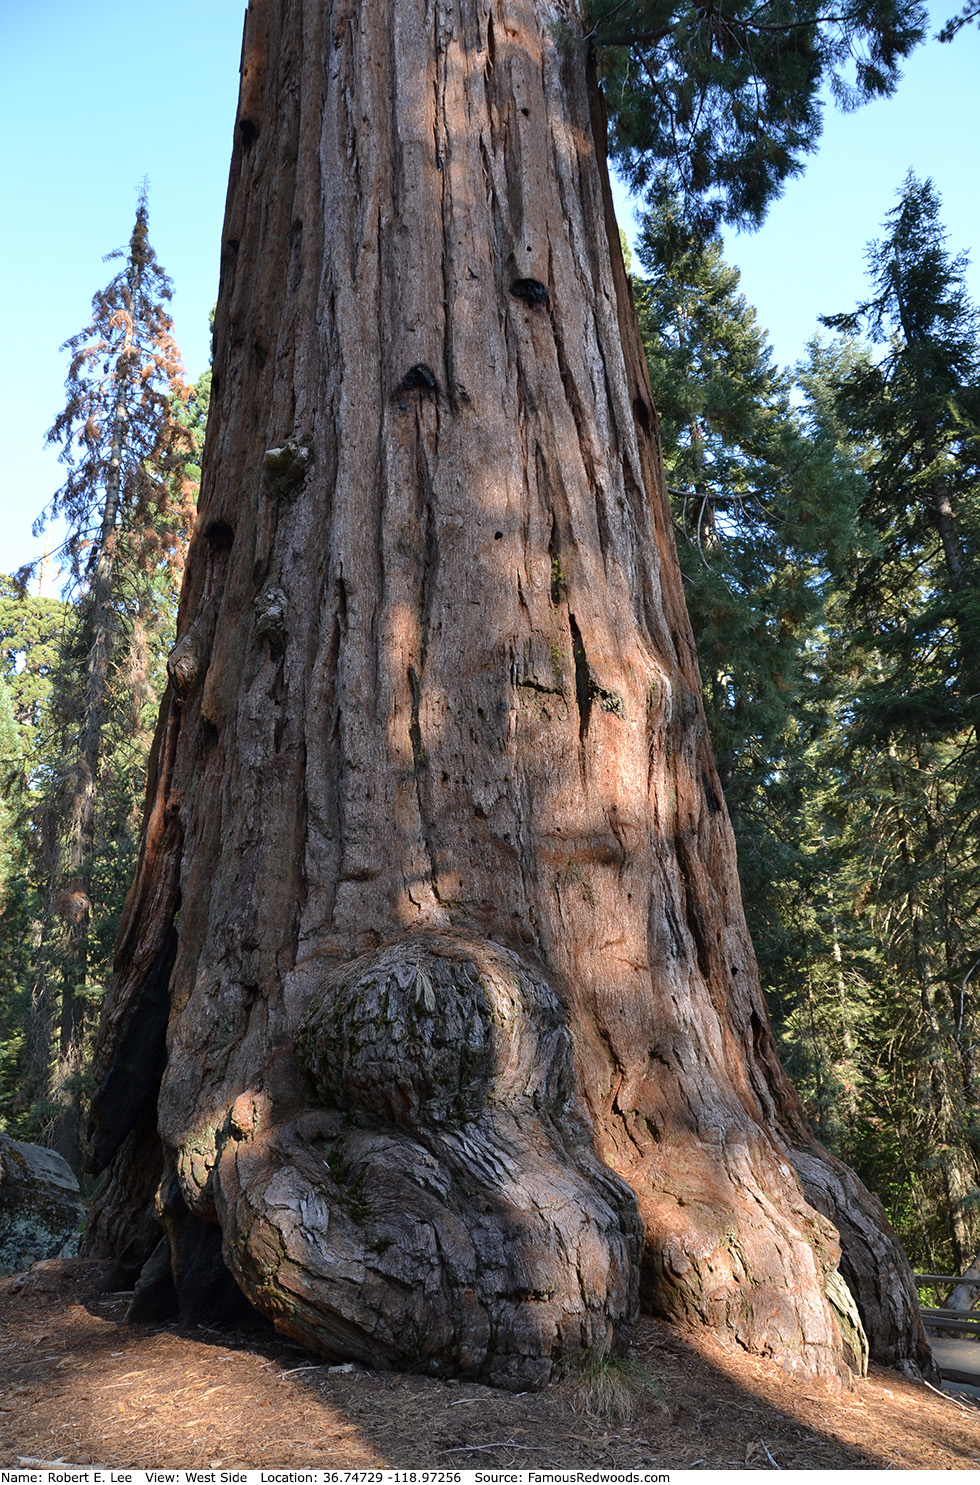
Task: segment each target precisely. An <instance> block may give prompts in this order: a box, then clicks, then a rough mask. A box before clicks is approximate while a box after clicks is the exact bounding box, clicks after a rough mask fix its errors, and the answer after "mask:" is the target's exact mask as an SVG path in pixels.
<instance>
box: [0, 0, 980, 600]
mask: <svg viewBox="0 0 980 1485" xmlns="http://www.w3.org/2000/svg"><path fill="white" fill-rule="evenodd" d="M958 9H959V4H958V3H946V0H944V3H943V4H936V5H934V6H933V7H932V25H931V30H932V31H935V30H938V28H939V26H940V25H941V24H942V22H943V21H944V20H945V19H946V18H947V17H948V16H949V15H950V14H953V13H955V11H956V10H958ZM244 10H245V3H244V0H195V3H190V0H168V4H167V5H165V6H162V5H149V4H146V3H143V0H85V3H79V0H30V3H28V0H0V128H2V131H3V138H4V139H5V140H6V141H7V148H6V150H5V153H4V160H3V164H2V166H0V188H2V199H3V202H4V206H5V212H4V215H5V219H6V229H5V231H4V232H3V233H2V234H0V337H2V344H3V355H2V357H0V447H2V449H3V459H2V464H0V469H2V474H0V481H2V483H0V571H10V570H11V569H13V568H14V567H16V566H18V565H19V564H20V563H22V562H24V561H26V560H28V559H29V558H30V557H32V556H34V555H35V554H36V553H37V551H38V549H39V544H38V543H37V542H36V541H34V540H33V539H32V537H31V534H30V528H31V522H32V520H33V519H34V517H35V515H36V514H37V513H38V512H39V511H40V510H41V508H42V507H43V506H44V505H45V503H46V502H47V500H48V499H49V498H50V495H51V493H52V492H53V491H54V490H55V489H56V488H57V487H58V485H59V484H60V483H61V471H60V466H59V465H58V463H57V455H56V451H55V450H51V449H48V450H45V449H44V446H43V445H44V434H45V430H46V429H47V428H48V427H49V426H50V425H51V423H52V422H53V421H54V418H55V416H56V415H57V413H58V411H59V410H60V408H61V406H62V405H63V401H64V397H63V385H64V378H65V373H66V370H67V359H66V357H65V355H64V354H63V353H61V352H60V351H59V346H60V345H61V344H62V342H63V341H65V340H66V339H67V338H68V336H69V335H73V334H74V333H75V332H76V331H78V330H80V329H81V328H82V327H83V325H84V324H85V323H86V317H87V314H88V310H89V305H90V302H91V298H92V294H93V293H94V291H95V290H96V289H97V288H98V287H100V286H101V285H102V284H104V283H105V282H106V281H107V279H108V278H109V277H110V276H111V272H112V269H111V268H109V266H108V265H106V264H104V263H103V261H102V260H103V257H104V255H105V254H106V253H107V252H109V251H110V250H111V249H113V248H115V247H119V246H121V245H123V244H124V243H125V242H126V241H127V239H128V236H129V232H130V229H131V227H132V220H133V213H134V210H135V205H136V196H137V191H138V187H139V183H140V181H141V180H142V179H143V177H144V176H148V177H149V182H150V235H151V239H152V241H153V244H154V246H155V248H156V251H157V256H158V258H159V260H160V262H161V263H162V264H163V266H164V267H165V269H166V270H167V272H168V273H169V274H170V276H171V278H172V279H173V282H174V298H173V304H172V312H173V316H174V319H175V322H176V328H177V337H178V340H179V342H180V344H181V346H182V348H183V352H184V359H185V362H186V364H187V370H188V373H189V374H190V375H191V376H192V377H193V376H196V375H197V374H198V373H199V372H200V371H201V370H202V369H203V367H204V366H205V365H206V363H207V352H208V311H209V309H210V307H211V305H212V304H213V302H214V298H215V293H216V290H217V277H218V250H219V243H220V233H221V219H222V214H223V209H224V197H225V187H226V182H227V170H228V160H229V158H230V154H231V138H232V127H233V124H234V114H235V102H236V97H237V90H238V60H239V53H240V46H241V32H242V20H243V16H244ZM978 62H980V32H978V30H977V28H976V27H975V26H973V27H971V28H970V29H968V30H964V31H963V32H961V33H960V36H959V37H958V38H957V40H956V41H955V42H954V43H953V44H952V45H950V46H940V45H939V44H938V43H936V42H934V41H930V42H929V43H928V44H927V45H926V46H924V47H922V48H920V49H919V51H918V52H917V53H916V54H915V55H914V56H913V57H912V59H911V60H910V61H909V63H908V64H907V67H906V75H905V78H904V80H903V82H902V84H901V85H900V88H899V91H898V94H897V95H896V97H895V98H893V99H890V100H886V101H883V102H879V103H876V104H873V105H870V106H869V107H866V108H863V109H861V110H859V111H858V112H856V113H853V114H850V115H847V116H841V115H838V114H836V113H833V112H831V111H828V114H827V123H826V127H825V131H824V137H823V143H822V146H821V149H820V151H819V153H818V154H817V155H816V156H815V157H814V158H813V159H812V160H811V161H810V163H809V166H808V169H807V172H806V174H805V175H804V176H803V177H802V179H800V180H797V181H794V182H793V183H792V184H791V185H790V186H789V187H788V188H787V190H786V192H785V194H784V196H783V197H782V199H781V200H780V201H778V202H777V203H776V205H775V206H774V207H773V208H772V210H771V212H770V215H769V219H768V221H767V223H766V225H765V226H764V227H763V228H762V230H761V231H760V232H759V233H756V234H754V235H752V236H746V235H732V236H731V237H730V238H729V239H728V243H727V249H728V255H729V257H730V258H731V259H732V261H734V262H735V263H737V264H738V265H739V266H740V268H741V269H742V273H743V282H742V287H743V290H744V292H745V294H746V296H747V298H748V299H749V300H750V302H751V303H753V304H755V305H756V307H757V309H758V311H759V318H760V320H761V322H762V324H763V325H764V326H765V328H766V329H767V330H768V331H769V333H770V336H771V339H772V341H773V344H774V346H775V350H776V354H777V357H778V359H779V360H780V361H781V362H782V363H784V364H788V363H791V362H792V361H794V360H795V359H796V358H797V357H798V356H799V355H800V354H801V353H802V350H803V346H804V345H805V343H806V341H807V339H808V338H809V337H810V335H812V333H813V331H814V329H815V328H816V317H817V315H818V314H821V313H833V312H835V311H839V310H844V309H849V308H851V307H852V306H853V304H854V303H855V301H856V300H857V299H858V298H860V297H861V296H862V295H863V292H864V287H865V280H864V249H865V245H866V243H867V242H868V241H869V240H870V239H871V238H873V237H874V236H876V235H877V234H878V233H879V231H880V226H881V221H882V218H883V216H884V214H885V212H886V211H887V210H888V209H889V207H890V206H891V205H892V204H893V203H894V199H895V193H896V191H897V189H898V187H899V185H900V184H901V181H902V179H903V178H904V176H905V174H906V172H907V171H908V170H909V169H914V170H915V171H916V172H917V173H918V174H919V175H922V176H925V175H929V176H932V178H933V179H934V181H935V182H936V185H937V186H938V188H939V191H940V194H941V196H942V198H943V204H944V219H945V222H946V225H947V227H948V229H949V233H950V246H951V248H953V249H954V250H956V251H959V250H961V249H965V250H968V251H971V250H972V249H973V248H974V246H975V244H977V241H978V238H980V191H978V182H977V168H976V163H975V161H976V157H977V151H978V141H980V66H978ZM620 212H621V216H622V217H623V219H624V225H625V226H627V230H629V222H628V220H626V219H627V217H628V207H627V205H626V204H625V201H623V199H622V197H621V198H620ZM975 256H978V257H980V254H975ZM970 283H971V289H972V293H973V296H974V298H975V299H977V300H980V264H976V263H975V264H974V265H973V267H972V270H971V276H970Z"/></svg>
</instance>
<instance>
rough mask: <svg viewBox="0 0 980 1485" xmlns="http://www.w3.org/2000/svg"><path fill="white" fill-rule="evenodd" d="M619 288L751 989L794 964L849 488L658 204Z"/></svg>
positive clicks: (713, 278) (750, 314)
mask: <svg viewBox="0 0 980 1485" xmlns="http://www.w3.org/2000/svg"><path fill="white" fill-rule="evenodd" d="M638 254H639V258H640V261H641V262H642V264H643V266H644V268H645V269H646V270H647V274H648V277H647V278H645V279H642V280H635V281H634V289H635V294H636V299H637V306H638V310H639V315H640V324H641V328H642V331H643V337H644V344H645V347H646V351H647V359H648V364H649V368H650V377H651V382H652V386H653V393H654V401H655V404H656V406H657V409H658V413H659V419H660V435H661V441H662V444H663V451H664V461H665V465H666V468H667V472H668V480H669V481H670V493H671V500H672V503H673V507H674V513H675V519H676V522H677V527H678V533H679V538H680V541H679V546H680V554H681V565H682V569H683V572H684V577H685V584H686V589H687V599H688V609H689V612H690V614H691V619H692V623H693V625H694V631H695V637H696V640H697V646H698V655H699V659H700V663H701V669H702V675H703V679H704V685H705V700H706V705H707V709H708V720H709V725H710V727H711V733H712V741H713V744H714V748H715V755H716V758H717V759H718V763H719V772H720V775H721V779H722V783H723V785H724V788H725V796H726V801H727V803H728V807H729V811H730V813H731V815H732V818H733V823H734V825H735V830H736V836H737V839H738V846H739V862H740V872H741V877H742V885H743V896H744V899H745V903H746V909H747V912H748V914H749V921H750V927H751V929H752V934H753V940H754V942H755V945H756V951H757V953H758V955H759V959H760V964H761V967H762V970H763V975H764V979H765V980H766V981H768V983H769V985H770V987H773V986H775V985H778V984H779V983H780V982H781V979H782V977H783V976H784V975H785V974H786V973H787V966H788V965H790V964H792V963H793V962H794V961H795V957H796V955H797V953H798V939H797V933H796V926H795V924H794V921H793V918H794V909H793V906H792V903H793V901H794V900H795V897H796V895H797V894H798V892H799V891H800V890H801V886H800V873H801V871H802V872H804V875H808V874H809V868H808V867H807V868H804V863H803V858H802V854H801V848H800V843H799V840H798V818H799V811H800V808H801V800H802V797H803V791H804V789H805V787H806V785H807V770H806V758H807V748H808V746H809V743H810V740H811V739H812V737H813V735H814V734H815V732H817V731H819V728H820V726H821V724H822V716H823V709H822V700H821V691H820V687H819V684H818V683H817V678H816V675H815V662H816V658H817V653H818V640H817V635H818V630H819V624H820V622H821V617H822V613H823V605H824V599H825V593H826V591H827V588H828V584H829V580H830V578H829V574H830V572H831V570H832V569H833V568H834V567H835V566H836V565H838V564H840V563H841V562H842V561H843V559H844V554H845V553H846V552H847V551H848V550H849V548H850V545H851V541H852V539H853V532H854V506H855V502H856V499H857V495H858V481H857V479H856V477H855V474H854V471H853V469H852V468H851V467H850V466H849V465H848V463H847V462H846V461H845V460H842V459H841V458H840V457H839V456H838V452H837V445H836V442H835V439H834V437H833V436H832V434H831V432H830V430H828V429H827V428H825V427H824V426H823V424H822V422H821V420H820V418H819V416H817V414H816V411H815V410H814V411H813V412H812V413H811V414H810V415H808V416H804V414H803V413H801V412H800V411H799V410H797V409H794V407H793V406H792V404H791V401H790V384H789V379H788V378H787V377H786V376H785V375H783V374H782V373H780V372H779V371H778V369H777V368H776V367H775V366H774V364H773V359H772V353H771V350H770V348H769V346H768V343H767V340H766V336H765V334H764V332H763V331H762V330H761V328H760V327H759V325H758V323H757V321H756V318H755V312H754V310H753V309H752V308H751V306H750V305H749V304H748V303H747V302H746V300H745V298H744V296H743V295H742V294H741V293H740V291H739V287H738V283H739V275H738V271H737V270H736V269H734V268H732V267H731V266H730V265H729V264H727V263H726V262H725V260H724V257H723V255H722V248H721V244H720V242H718V241H717V240H716V239H709V240H708V241H707V242H704V241H703V240H702V239H701V238H700V237H698V236H694V235H692V234H690V233H689V232H688V231H687V230H686V228H685V226H684V223H683V222H682V220H681V219H680V216H679V213H678V211H677V209H676V208H675V207H672V206H671V205H670V204H666V205H663V206H661V207H660V208H659V209H657V210H656V211H653V212H651V213H650V214H649V215H648V217H647V219H646V222H645V226H644V230H643V232H642V234H641V239H640V242H639V245H638Z"/></svg>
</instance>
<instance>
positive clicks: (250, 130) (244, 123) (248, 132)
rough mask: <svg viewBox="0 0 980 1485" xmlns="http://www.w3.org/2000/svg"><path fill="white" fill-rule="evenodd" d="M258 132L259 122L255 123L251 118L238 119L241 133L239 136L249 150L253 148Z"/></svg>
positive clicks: (239, 132)
mask: <svg viewBox="0 0 980 1485" xmlns="http://www.w3.org/2000/svg"><path fill="white" fill-rule="evenodd" d="M258 132H259V126H258V124H255V123H253V122H252V120H251V119H239V121H238V134H239V138H240V139H241V141H242V144H243V145H244V146H245V148H246V149H247V150H249V149H251V148H252V145H253V144H254V142H255V136H256V135H257V134H258Z"/></svg>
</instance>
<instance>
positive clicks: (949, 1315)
mask: <svg viewBox="0 0 980 1485" xmlns="http://www.w3.org/2000/svg"><path fill="white" fill-rule="evenodd" d="M912 1277H913V1279H914V1280H915V1282H916V1284H948V1285H949V1287H950V1288H951V1289H953V1288H955V1286H956V1285H957V1284H964V1283H966V1284H974V1283H976V1284H978V1287H980V1281H978V1280H977V1278H976V1277H975V1276H974V1275H971V1276H970V1278H968V1279H964V1278H963V1277H962V1276H961V1275H960V1274H913V1275H912ZM921 1312H922V1323H923V1325H924V1326H925V1327H926V1328H927V1329H928V1330H944V1331H955V1332H957V1333H958V1334H960V1335H969V1336H976V1337H977V1338H978V1339H980V1311H978V1312H973V1311H971V1310H950V1309H944V1308H943V1307H942V1306H934V1305H922V1306H921Z"/></svg>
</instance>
